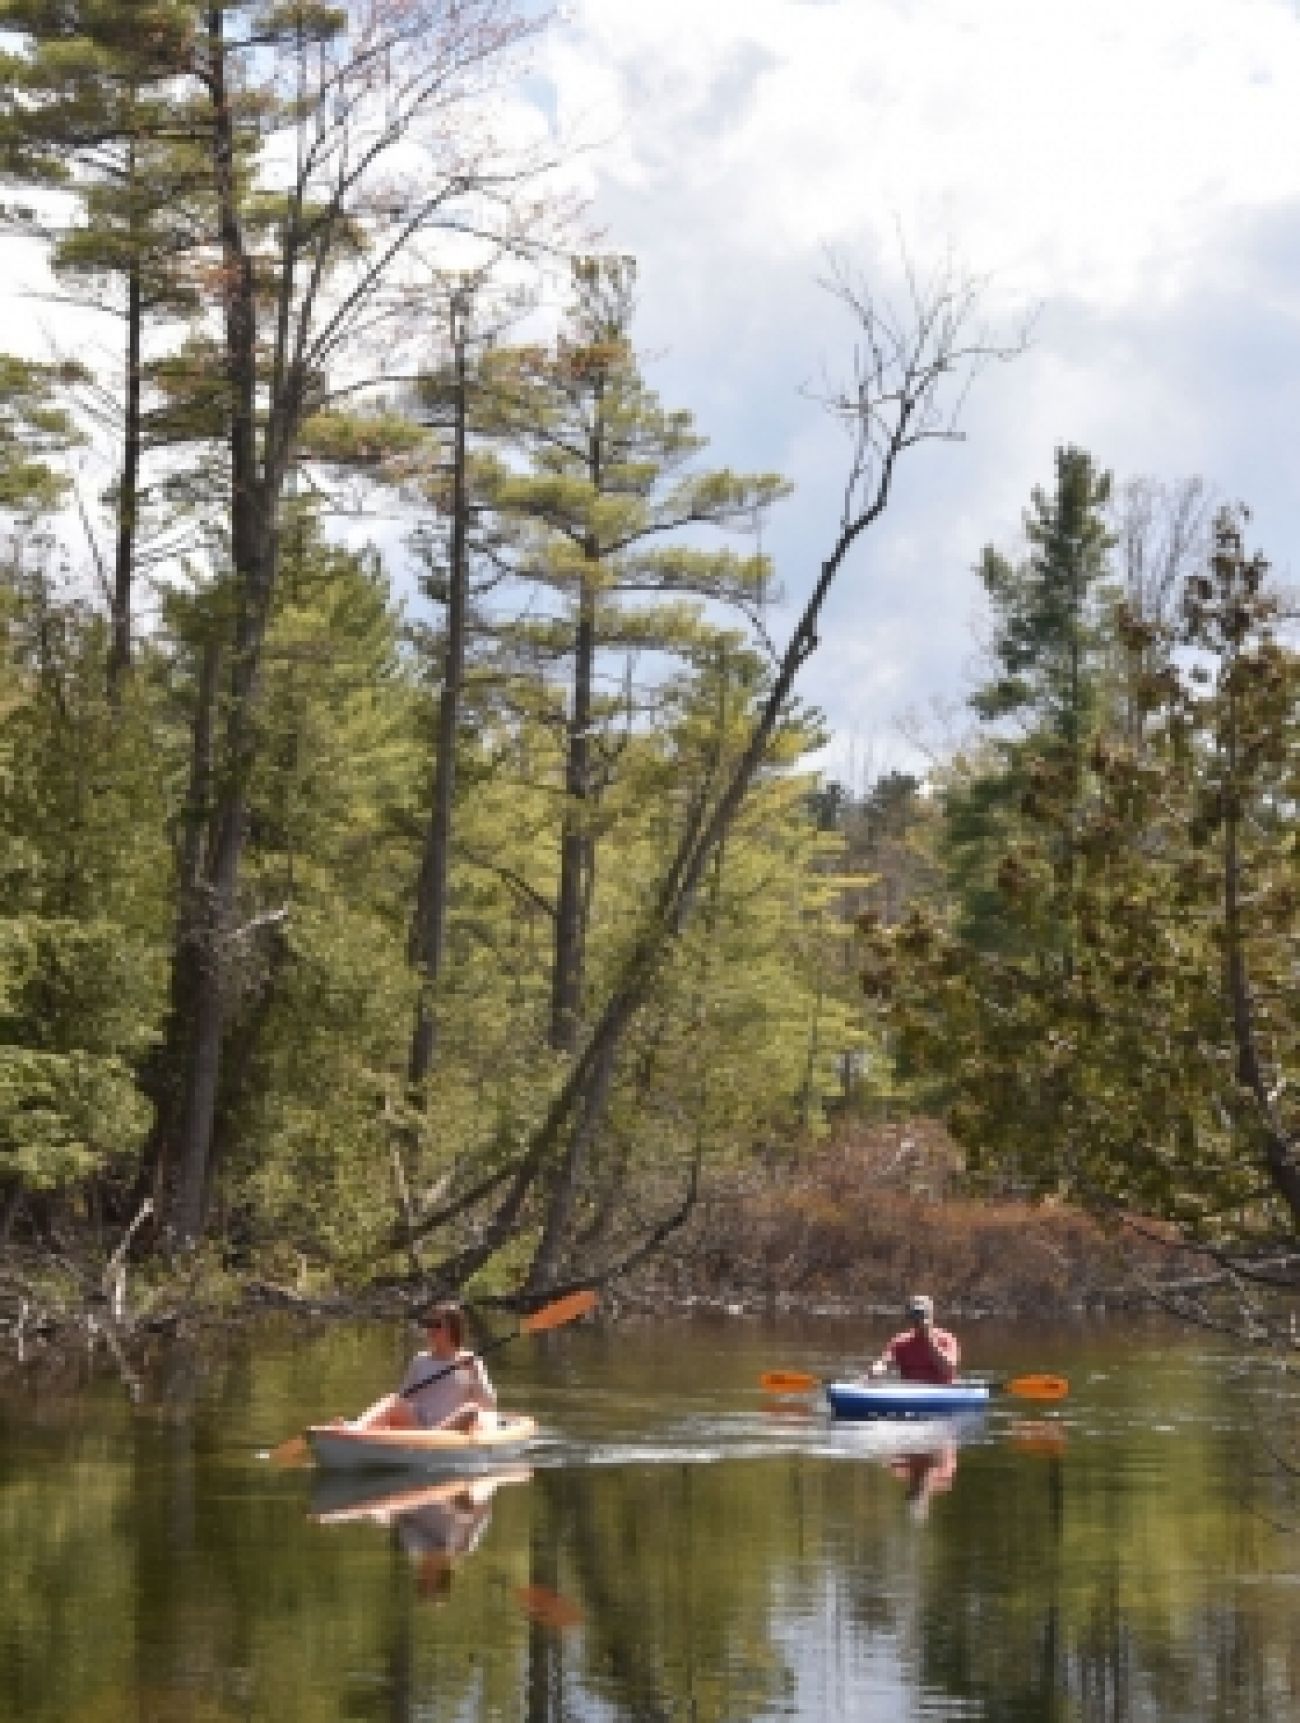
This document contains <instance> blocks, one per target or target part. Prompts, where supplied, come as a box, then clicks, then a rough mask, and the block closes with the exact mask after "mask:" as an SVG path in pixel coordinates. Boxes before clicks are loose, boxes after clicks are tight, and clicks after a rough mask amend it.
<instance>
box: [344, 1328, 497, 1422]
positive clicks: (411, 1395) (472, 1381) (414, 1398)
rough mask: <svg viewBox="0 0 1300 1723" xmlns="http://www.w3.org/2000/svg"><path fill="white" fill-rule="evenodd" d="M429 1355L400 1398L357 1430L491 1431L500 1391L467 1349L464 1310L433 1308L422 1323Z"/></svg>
mask: <svg viewBox="0 0 1300 1723" xmlns="http://www.w3.org/2000/svg"><path fill="white" fill-rule="evenodd" d="M421 1320H422V1321H423V1323H424V1331H425V1334H426V1335H427V1336H428V1342H429V1344H428V1349H427V1351H424V1352H417V1353H416V1355H415V1357H414V1358H412V1360H411V1362H410V1363H409V1364H408V1365H407V1367H406V1374H405V1376H403V1378H402V1384H401V1387H400V1388H398V1390H397V1392H396V1393H395V1394H385V1395H384V1397H383V1399H382V1400H376V1401H375V1403H374V1405H373V1406H370V1407H368V1408H367V1409H366V1410H365V1411H364V1412H363V1413H362V1414H361V1416H360V1417H359V1418H354V1419H353V1420H352V1423H351V1424H350V1426H349V1428H350V1429H353V1430H464V1431H466V1432H470V1433H472V1432H473V1431H476V1430H479V1429H482V1428H483V1427H484V1426H485V1425H489V1424H490V1422H491V1419H492V1416H493V1414H494V1411H495V1408H496V1403H497V1397H496V1390H495V1389H494V1388H493V1386H492V1383H491V1382H490V1381H489V1379H488V1373H487V1371H486V1370H485V1369H484V1368H483V1360H482V1359H481V1358H479V1357H478V1356H477V1355H476V1354H475V1353H473V1352H470V1351H467V1350H466V1348H465V1313H464V1311H463V1310H462V1309H461V1308H460V1306H459V1305H458V1304H433V1305H430V1306H429V1308H428V1309H427V1310H426V1311H425V1312H424V1314H423V1317H422V1319H421Z"/></svg>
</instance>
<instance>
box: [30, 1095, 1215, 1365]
mask: <svg viewBox="0 0 1300 1723" xmlns="http://www.w3.org/2000/svg"><path fill="white" fill-rule="evenodd" d="M959 1167H960V1156H959V1154H958V1152H957V1151H956V1150H955V1148H954V1146H953V1144H952V1142H951V1140H950V1139H949V1138H948V1137H947V1135H946V1133H944V1132H943V1131H942V1129H941V1128H940V1127H938V1126H936V1125H935V1124H933V1123H932V1122H930V1121H926V1120H912V1121H905V1122H897V1123H889V1124H882V1125H878V1126H875V1127H872V1128H869V1129H868V1128H859V1129H858V1130H855V1131H854V1132H852V1133H849V1134H847V1135H846V1136H844V1137H842V1138H841V1139H839V1140H837V1141H833V1142H829V1143H827V1144H825V1145H823V1146H821V1147H819V1148H816V1149H812V1150H809V1149H807V1148H806V1147H805V1148H804V1149H802V1150H800V1151H799V1152H798V1153H797V1154H796V1153H795V1152H794V1151H791V1152H790V1153H789V1154H778V1153H774V1154H773V1155H772V1156H771V1157H770V1158H769V1160H768V1161H767V1162H766V1164H764V1165H761V1166H758V1167H755V1166H749V1165H747V1166H745V1167H743V1168H738V1169H735V1170H732V1171H730V1172H727V1171H725V1170H724V1171H720V1172H718V1173H716V1174H715V1175H714V1176H713V1177H711V1178H710V1180H709V1181H708V1183H707V1186H706V1187H705V1188H704V1189H703V1190H702V1192H701V1195H700V1199H699V1202H698V1204H697V1207H696V1210H695V1213H694V1214H693V1216H692V1218H691V1220H690V1221H689V1222H688V1224H687V1225H686V1226H685V1227H683V1228H682V1230H681V1232H680V1233H679V1234H678V1235H677V1236H676V1237H675V1238H674V1239H673V1240H672V1241H671V1242H670V1243H669V1244H668V1245H666V1246H665V1248H664V1249H663V1250H662V1251H661V1252H660V1253H659V1254H658V1255H656V1256H655V1257H654V1258H652V1259H650V1260H649V1261H647V1262H646V1263H644V1264H642V1265H641V1266H640V1268H639V1269H638V1270H637V1271H636V1272H634V1273H633V1274H631V1275H629V1276H627V1277H625V1278H623V1279H621V1280H619V1281H616V1282H614V1283H612V1284H610V1285H608V1286H605V1287H603V1288H602V1289H601V1307H600V1308H601V1316H602V1319H604V1320H615V1321H617V1320H619V1319H620V1318H622V1317H628V1316H635V1315H637V1314H640V1313H643V1312H646V1311H648V1310H668V1311H674V1312H681V1311H701V1312H716V1313H718V1314H723V1315H732V1316H742V1315H745V1316H765V1315H786V1314H807V1315H864V1316H873V1317H874V1316H881V1317H889V1316H892V1315H894V1314H895V1313H896V1312H897V1309H898V1306H899V1302H900V1298H901V1296H902V1294H903V1293H904V1292H905V1291H907V1290H908V1289H910V1288H918V1287H919V1288H924V1289H926V1290H929V1291H930V1292H932V1294H933V1295H934V1297H935V1299H936V1301H937V1304H938V1306H939V1309H940V1311H941V1312H942V1314H943V1315H944V1316H946V1317H951V1318H954V1319H959V1318H964V1319H969V1318H976V1317H1005V1318H1013V1319H1015V1318H1030V1317H1032V1318H1034V1319H1037V1320H1062V1319H1068V1318H1073V1317H1080V1316H1090V1317H1095V1316H1107V1315H1119V1314H1126V1313H1133V1312H1138V1311H1142V1310H1152V1309H1156V1310H1164V1311H1171V1312H1174V1313H1178V1312H1179V1311H1180V1310H1182V1311H1183V1313H1184V1314H1189V1313H1191V1308H1190V1306H1189V1305H1188V1303H1187V1301H1188V1299H1189V1298H1199V1297H1200V1295H1201V1294H1203V1293H1204V1292H1205V1291H1206V1289H1207V1287H1210V1286H1211V1285H1212V1284H1213V1282H1214V1279H1215V1277H1214V1275H1213V1274H1211V1273H1209V1272H1207V1268H1208V1265H1207V1264H1206V1263H1204V1262H1203V1261H1200V1262H1198V1261H1197V1260H1196V1259H1195V1258H1194V1257H1189V1255H1188V1253H1187V1251H1186V1249H1185V1248H1177V1247H1175V1245H1174V1244H1173V1243H1172V1242H1169V1243H1162V1242H1161V1241H1160V1240H1159V1238H1158V1237H1157V1236H1156V1234H1155V1231H1154V1229H1152V1228H1149V1227H1144V1228H1142V1229H1140V1230H1134V1229H1133V1228H1131V1227H1119V1226H1117V1227H1116V1228H1114V1229H1112V1230H1106V1229H1103V1228H1102V1227H1101V1226H1099V1225H1098V1223H1097V1222H1096V1221H1094V1220H1092V1219H1091V1218H1089V1217H1088V1216H1086V1215H1083V1214H1081V1213H1080V1212H1078V1211H1076V1210H1072V1209H1070V1208H1068V1207H1066V1206H1064V1205H1062V1204H1059V1203H1035V1202H1030V1201H1028V1200H1024V1201H1015V1200H1011V1199H1007V1198H1001V1199H999V1200H996V1201H989V1200H983V1199H980V1198H978V1197H974V1196H971V1195H969V1194H967V1193H965V1192H964V1191H963V1189H962V1182H961V1177H960V1171H959ZM304 1266H305V1265H304ZM429 1284H430V1282H429V1280H427V1279H426V1278H425V1277H424V1276H422V1275H420V1274H415V1273H412V1274H410V1275H403V1276H385V1277H381V1278H379V1279H376V1280H373V1281H371V1282H369V1283H367V1284H344V1283H341V1282H339V1281H337V1280H328V1279H325V1278H323V1277H319V1276H317V1277H313V1276H310V1275H308V1274H307V1273H306V1272H304V1273H302V1274H300V1275H299V1276H297V1277H296V1278H292V1277H285V1276H282V1275H280V1276H277V1275H275V1274H270V1275H268V1274H267V1273H265V1272H261V1271H258V1272H252V1271H243V1272H240V1271H236V1270H233V1269H231V1268H229V1267H223V1266H222V1265H221V1264H220V1262H219V1260H218V1259H217V1257H216V1254H215V1253H213V1252H209V1253H204V1252H196V1253H191V1255H190V1256H189V1257H188V1258H187V1259H186V1260H185V1262H184V1265H183V1266H181V1265H179V1264H175V1265H173V1266H172V1267H171V1269H169V1270H167V1271H160V1270H159V1269H158V1268H157V1266H156V1265H155V1264H147V1265H142V1266H141V1267H140V1268H139V1269H138V1270H137V1269H136V1268H134V1267H133V1266H132V1265H131V1264H130V1263H129V1261H128V1259H127V1256H126V1253H125V1252H114V1253H113V1254H111V1255H110V1256H109V1258H108V1259H107V1261H105V1260H104V1258H103V1255H102V1253H98V1254H97V1253H96V1251H95V1249H94V1246H93V1243H92V1241H91V1239H90V1238H89V1237H88V1236H86V1237H82V1238H81V1239H80V1240H75V1241H74V1240H72V1239H68V1238H64V1237H62V1236H61V1237H60V1239H59V1240H58V1241H54V1240H51V1241H49V1242H48V1243H47V1245H46V1246H45V1247H43V1248H36V1247H30V1248H27V1249H25V1250H23V1251H20V1252H17V1253H15V1252H12V1251H11V1252H10V1254H9V1256H8V1259H7V1261H6V1264H5V1267H4V1269H3V1271H0V1333H3V1336H4V1343H3V1354H4V1362H3V1363H2V1364H0V1369H6V1370H7V1369H8V1368H9V1367H11V1366H13V1365H15V1364H17V1365H19V1366H24V1367H25V1366H28V1365H32V1364H35V1363H38V1362H39V1361H40V1360H41V1359H42V1358H44V1359H46V1360H48V1361H50V1362H56V1361H57V1360H59V1359H61V1358H64V1357H66V1356H67V1355H68V1354H69V1353H71V1352H74V1351H80V1350H81V1349H82V1348H84V1347H90V1348H91V1349H92V1350H96V1349H99V1348H103V1350H104V1351H105V1352H107V1353H108V1354H109V1355H110V1356H112V1357H113V1358H114V1359H115V1361H116V1363H117V1365H118V1367H119V1368H120V1369H121V1370H122V1372H123V1374H124V1377H126V1378H127V1379H128V1385H129V1378H130V1376H131V1375H132V1374H133V1372H134V1371H135V1370H136V1369H137V1368H139V1367H140V1364H141V1361H142V1356H143V1354H145V1353H147V1352H149V1351H150V1350H152V1349H153V1348H154V1347H155V1346H156V1345H158V1344H165V1343H166V1342H167V1340H168V1339H169V1338H172V1337H184V1336H186V1335H192V1334H194V1333H197V1332H199V1331H202V1330H211V1329H213V1328H220V1327H223V1326H225V1327H228V1326H234V1325H238V1324H241V1323H243V1322H246V1321H249V1320H252V1319H255V1318H257V1317H259V1316H261V1315H264V1314H265V1313H266V1312H267V1311H269V1310H279V1311H284V1312H290V1313H296V1314H298V1315H300V1316H302V1317H303V1318H304V1319H308V1320H343V1319H349V1318H356V1317H367V1316H370V1317H376V1318H386V1317H391V1318H395V1319H400V1318H401V1317H402V1316H403V1315H404V1314H405V1313H406V1312H408V1311H410V1310H412V1309H413V1308H414V1307H415V1306H416V1305H418V1303H419V1302H420V1301H421V1299H422V1298H424V1297H425V1296H426V1295H427V1290H428V1286H429ZM466 1299H467V1302H468V1303H469V1304H470V1305H471V1306H472V1307H475V1308H477V1309H478V1310H480V1311H481V1312H482V1313H483V1315H484V1316H485V1317H486V1318H487V1319H488V1320H489V1321H490V1320H493V1319H494V1318H496V1317H499V1316H500V1314H501V1313H502V1312H504V1311H505V1310H507V1309H509V1308H512V1307H513V1305H514V1304H515V1302H516V1301H515V1300H513V1299H512V1298H511V1297H510V1296H509V1295H507V1294H504V1293H499V1292H493V1291H490V1290H485V1289H475V1288H473V1287H471V1288H469V1289H467V1292H466Z"/></svg>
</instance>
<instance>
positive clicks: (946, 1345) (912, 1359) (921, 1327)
mask: <svg viewBox="0 0 1300 1723" xmlns="http://www.w3.org/2000/svg"><path fill="white" fill-rule="evenodd" d="M905 1309H906V1315H907V1320H908V1324H909V1326H908V1327H907V1328H904V1329H903V1330H902V1331H901V1333H898V1334H896V1335H895V1336H894V1338H893V1339H892V1340H891V1341H890V1342H889V1344H888V1346H886V1347H885V1350H884V1351H883V1352H882V1353H881V1354H880V1356H879V1358H877V1359H876V1360H875V1362H874V1363H873V1364H872V1366H871V1372H870V1373H871V1375H873V1376H883V1375H884V1374H885V1372H886V1370H888V1369H889V1368H890V1366H891V1365H892V1366H893V1367H894V1369H896V1370H897V1371H898V1374H899V1375H900V1376H901V1377H902V1378H903V1380H904V1382H951V1381H952V1380H953V1379H954V1378H955V1376H956V1374H957V1360H958V1358H959V1357H960V1348H959V1347H958V1345H957V1339H956V1336H955V1335H952V1334H949V1332H948V1330H947V1329H946V1328H936V1327H935V1324H934V1300H933V1299H932V1298H930V1297H929V1296H928V1294H926V1293H924V1292H914V1293H913V1294H912V1296H911V1297H910V1298H909V1299H908V1301H907V1304H906V1307H905Z"/></svg>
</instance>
